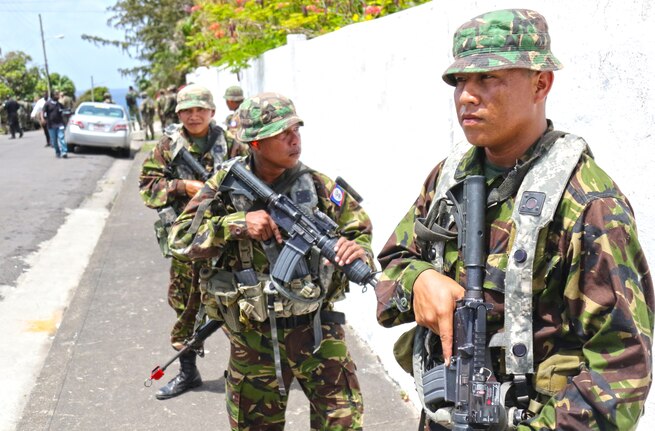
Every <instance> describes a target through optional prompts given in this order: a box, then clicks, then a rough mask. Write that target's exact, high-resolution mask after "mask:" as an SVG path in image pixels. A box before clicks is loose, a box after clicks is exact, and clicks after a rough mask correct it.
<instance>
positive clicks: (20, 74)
mask: <svg viewBox="0 0 655 431" xmlns="http://www.w3.org/2000/svg"><path fill="white" fill-rule="evenodd" d="M30 61H32V57H30V56H29V55H27V54H25V53H24V52H21V51H11V52H9V53H7V55H6V56H4V57H0V100H5V99H7V98H8V97H9V96H12V97H15V98H16V99H17V100H28V101H32V99H33V98H34V96H35V95H36V94H37V93H38V89H37V84H38V82H39V79H40V78H41V76H40V73H39V69H38V68H37V67H34V66H33V67H29V65H28V63H29V62H30Z"/></svg>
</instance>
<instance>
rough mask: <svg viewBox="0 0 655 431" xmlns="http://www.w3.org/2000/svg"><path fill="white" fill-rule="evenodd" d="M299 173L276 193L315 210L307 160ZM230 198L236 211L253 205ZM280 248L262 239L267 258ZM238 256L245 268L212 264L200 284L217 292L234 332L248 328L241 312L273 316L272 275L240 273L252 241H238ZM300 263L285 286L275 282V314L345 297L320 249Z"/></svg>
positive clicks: (256, 318)
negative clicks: (246, 278)
mask: <svg viewBox="0 0 655 431" xmlns="http://www.w3.org/2000/svg"><path fill="white" fill-rule="evenodd" d="M297 172H298V174H299V175H298V176H297V177H296V178H295V179H293V182H292V183H291V184H290V186H288V190H278V192H281V193H284V194H287V195H288V196H289V197H290V199H291V200H292V201H293V202H294V203H295V204H296V205H297V206H298V207H299V208H300V209H301V210H302V211H303V212H305V213H306V214H307V215H311V214H313V212H314V210H315V209H316V208H318V203H319V197H318V193H317V191H316V186H315V184H314V180H313V177H312V175H311V173H310V172H309V171H308V170H307V169H306V168H305V167H304V166H303V165H300V167H299V170H298V171H297ZM230 199H231V201H232V204H233V206H234V207H235V209H236V210H237V211H243V212H247V211H248V210H249V209H250V208H251V207H252V205H253V204H254V202H252V201H250V200H248V199H247V198H246V197H245V196H243V195H239V196H231V197H230ZM204 208H205V206H204V204H201V206H200V207H199V208H198V212H199V213H202V212H204ZM194 225H195V226H194ZM194 227H195V228H197V227H198V224H197V223H196V222H195V220H194V223H192V228H191V231H193V230H194ZM278 247H279V246H278V245H277V244H275V241H272V242H270V243H262V248H263V250H264V252H265V254H266V256H267V259H268V260H269V262H272V261H274V260H275V258H276V255H277V253H278V252H279V249H278ZM236 257H237V259H238V261H239V266H240V267H241V268H242V270H241V271H237V272H236V273H234V274H233V273H232V272H229V271H226V270H223V269H220V268H214V269H212V270H210V271H204V273H201V283H202V288H203V289H204V290H205V291H207V292H208V293H210V294H211V295H213V296H214V297H215V299H216V302H217V305H218V308H219V310H220V312H221V314H222V315H223V317H224V319H225V321H226V325H227V326H228V327H229V328H230V329H231V330H233V331H241V330H244V329H245V326H244V320H243V317H245V318H246V319H247V320H248V321H249V322H264V321H266V320H268V319H269V317H270V316H269V315H268V310H267V305H268V304H267V303H268V300H269V298H268V297H269V296H271V294H272V293H273V292H271V290H270V283H271V279H270V275H269V274H262V273H256V280H254V279H251V282H245V281H240V280H239V277H240V274H239V273H242V272H245V271H247V270H249V269H251V268H252V261H253V258H254V253H253V240H251V239H242V240H239V241H238V250H237V256H236ZM301 263H302V266H303V267H304V269H305V272H304V273H303V274H302V276H300V277H299V278H296V279H294V280H292V281H290V282H289V283H287V284H286V285H284V286H281V285H276V286H275V287H276V288H277V292H275V295H274V300H275V305H274V307H275V317H281V318H287V317H292V316H304V315H308V314H310V313H312V312H314V311H316V310H319V309H321V308H322V304H323V302H324V301H327V302H330V303H333V302H335V301H338V300H340V299H343V298H344V291H345V289H346V287H347V283H343V286H338V287H337V288H335V284H334V283H335V282H334V277H333V275H334V265H330V264H326V263H327V260H326V259H325V258H323V257H321V256H320V255H319V253H318V252H317V251H316V252H314V251H312V252H311V253H310V255H309V256H308V257H306V258H305V259H304V260H303V261H301ZM328 290H329V291H328Z"/></svg>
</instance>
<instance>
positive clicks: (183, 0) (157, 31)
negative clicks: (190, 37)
mask: <svg viewBox="0 0 655 431" xmlns="http://www.w3.org/2000/svg"><path fill="white" fill-rule="evenodd" d="M192 5H193V1H192V0H158V1H155V0H145V1H144V0H119V1H117V2H116V4H115V5H114V6H111V7H109V8H108V9H109V10H110V11H111V12H112V13H113V14H114V15H113V16H112V17H111V18H110V19H109V21H108V22H107V23H108V24H109V25H111V26H114V27H115V28H118V29H122V30H123V31H124V32H125V38H124V40H107V39H103V38H100V37H97V36H93V35H86V34H85V35H82V39H84V40H87V41H89V42H92V43H95V44H97V45H112V46H116V47H119V48H121V49H123V50H124V51H125V52H126V53H128V54H129V55H130V56H131V57H133V58H137V59H140V60H142V61H143V66H140V67H136V68H133V69H127V70H125V69H121V70H120V72H121V73H122V74H123V75H131V76H132V77H134V79H135V81H136V82H140V81H142V80H150V81H152V86H153V88H154V87H165V86H167V85H169V84H176V85H178V84H182V83H184V76H185V74H186V73H187V72H188V70H187V69H183V68H181V67H180V66H179V65H181V64H185V63H186V62H185V61H184V57H185V56H187V55H188V54H187V52H186V51H187V48H186V46H185V43H184V42H185V37H184V35H182V34H181V33H180V32H179V30H178V23H179V22H180V21H182V20H183V19H184V18H185V17H186V16H187V15H188V13H187V11H188V10H189V9H190V8H191V6H192Z"/></svg>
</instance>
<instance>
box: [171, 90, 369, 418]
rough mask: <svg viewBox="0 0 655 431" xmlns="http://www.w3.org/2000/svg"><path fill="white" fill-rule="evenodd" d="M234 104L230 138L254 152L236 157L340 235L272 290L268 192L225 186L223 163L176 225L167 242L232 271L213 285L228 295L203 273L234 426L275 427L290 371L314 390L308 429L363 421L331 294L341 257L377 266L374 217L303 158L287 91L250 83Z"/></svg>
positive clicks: (338, 286) (218, 271)
mask: <svg viewBox="0 0 655 431" xmlns="http://www.w3.org/2000/svg"><path fill="white" fill-rule="evenodd" d="M238 114H239V121H240V124H239V130H238V138H239V140H240V141H243V142H247V143H248V145H250V155H249V156H248V157H247V158H246V159H244V160H235V161H233V163H243V164H244V165H245V166H246V167H247V168H249V169H250V170H251V171H252V173H253V174H254V175H255V176H257V177H258V178H260V179H261V180H262V181H263V182H265V183H266V184H270V185H271V188H273V189H274V190H275V191H276V192H278V193H281V194H284V195H285V196H286V197H287V198H288V199H289V200H290V201H293V202H294V203H295V204H296V205H297V206H298V207H299V208H300V210H302V211H303V212H305V213H306V214H314V212H315V210H320V211H321V212H322V213H324V214H325V216H326V217H328V218H330V219H331V220H332V221H333V222H334V223H335V225H336V226H338V227H337V228H336V232H338V233H339V235H341V237H340V238H339V240H338V243H337V247H336V249H335V253H336V256H337V261H338V262H340V264H339V265H331V264H328V263H327V261H326V260H325V259H323V258H321V257H320V256H318V255H317V254H316V253H307V255H305V256H304V257H302V263H303V265H300V264H299V265H298V267H297V268H300V267H302V266H305V265H306V268H312V269H311V276H310V275H308V274H307V272H304V274H305V275H303V273H302V272H301V273H300V274H299V275H296V276H295V277H296V278H294V280H292V281H290V282H289V283H284V286H280V287H279V288H278V290H277V292H281V291H282V290H283V289H291V290H292V291H293V292H295V294H294V295H293V297H291V296H286V295H284V294H282V293H278V294H275V293H274V292H273V291H270V290H269V289H270V285H269V282H270V280H271V277H270V272H271V266H272V265H271V263H272V262H273V260H272V259H276V262H277V263H276V265H284V264H285V263H286V264H287V265H290V263H289V262H288V261H285V260H284V259H282V255H280V258H279V259H277V258H274V257H272V256H275V255H276V254H277V253H278V252H279V251H280V250H281V247H282V246H283V243H284V241H287V240H289V238H288V237H286V235H285V236H283V233H282V232H283V231H281V229H280V228H279V227H278V226H277V225H276V224H275V222H274V221H273V219H272V218H271V217H270V216H269V214H268V213H267V212H266V210H263V209H262V208H265V203H264V202H261V201H259V200H256V201H255V198H254V197H251V196H249V195H246V194H240V193H238V192H237V193H233V192H232V191H231V190H233V188H234V185H232V186H230V185H228V184H227V181H225V179H226V175H225V173H226V171H225V170H224V171H221V172H219V173H218V174H216V175H214V177H213V178H211V179H209V181H207V182H206V183H205V185H204V187H203V188H202V190H201V191H200V192H199V193H198V194H197V195H196V196H194V197H193V199H192V200H191V202H190V203H189V205H187V210H185V212H184V213H183V214H182V215H180V216H179V217H178V219H177V220H176V222H175V224H174V225H173V228H172V230H171V234H170V235H169V238H170V241H169V244H170V246H171V249H172V250H173V252H174V253H180V254H183V255H185V256H186V257H187V258H191V259H193V258H196V257H200V256H203V257H204V258H208V259H211V260H212V262H215V266H214V267H213V268H212V272H211V274H213V275H212V276H211V277H208V278H209V280H210V281H211V280H215V279H216V278H218V277H225V276H227V277H226V279H227V280H237V281H239V282H238V283H237V282H236V281H235V282H234V283H231V287H230V288H228V287H223V288H221V289H223V291H225V292H228V293H229V295H230V297H231V298H232V299H230V300H228V301H226V300H225V299H226V296H225V295H221V293H220V292H219V293H217V290H215V289H213V288H212V283H211V282H207V283H203V282H201V283H200V288H201V289H203V294H202V300H203V303H204V305H205V309H206V310H207V314H208V315H209V316H210V317H211V318H214V319H221V320H224V321H225V327H226V332H227V334H228V337H229V339H230V345H231V349H230V360H229V361H228V370H227V373H226V378H225V383H226V393H225V400H226V403H227V411H228V417H229V421H230V427H231V429H232V430H245V429H252V430H254V429H258V430H282V429H283V428H284V422H285V417H284V416H285V410H286V407H287V400H288V392H287V391H286V390H287V389H288V388H289V386H290V385H291V382H292V381H293V379H294V378H296V379H297V380H298V381H299V382H301V387H302V389H303V391H304V393H305V394H306V396H307V397H308V398H309V399H310V400H311V403H310V417H311V419H310V428H311V429H313V430H353V431H354V430H361V429H362V426H363V425H362V424H363V421H362V413H363V403H362V397H361V390H360V387H359V382H358V380H357V376H356V374H355V370H356V367H355V364H354V362H353V361H352V358H351V355H350V353H349V352H348V346H347V345H346V340H345V337H344V330H343V326H342V325H343V324H344V322H345V317H344V315H343V313H340V312H336V311H334V309H333V305H334V302H336V301H338V300H341V299H343V298H344V297H345V292H346V289H347V287H348V280H347V279H346V278H345V277H344V274H343V271H342V270H341V266H342V265H345V264H348V263H351V262H353V261H355V260H356V259H362V260H363V261H365V262H366V263H367V264H369V265H373V260H372V250H371V224H370V219H369V217H368V215H366V213H365V212H364V210H363V209H362V208H361V206H360V205H359V204H358V202H357V201H356V200H355V199H354V198H353V197H352V196H351V195H350V194H349V193H348V192H347V191H345V190H343V189H342V188H341V187H340V186H338V185H337V184H336V183H335V182H334V181H333V180H331V179H330V178H329V177H327V176H326V175H324V174H321V173H319V172H317V171H315V170H313V169H310V168H308V167H307V166H305V165H304V164H302V163H301V162H300V154H301V137H300V132H299V128H300V126H301V125H302V124H303V121H302V119H301V118H300V117H299V116H298V115H297V113H296V109H295V107H294V104H293V103H292V102H291V100H290V99H289V98H287V97H285V96H282V95H280V94H278V93H262V94H258V95H256V96H254V97H251V98H248V99H246V100H245V101H244V102H243V103H242V104H241V107H240V108H239V111H238ZM219 190H220V192H219ZM202 202H204V203H202ZM198 205H200V207H198ZM205 208H206V210H205ZM196 211H197V212H196ZM192 225H193V226H192ZM269 259H271V261H269ZM245 271H254V274H253V276H254V278H255V279H256V280H257V281H255V280H253V281H250V282H248V283H245V284H244V283H243V282H241V281H240V278H241V275H242V274H243V273H244V272H245ZM255 274H256V276H255ZM228 284H230V283H229V282H228ZM212 290H213V291H212ZM321 291H323V292H325V294H324V295H321V293H320V292H321ZM231 292H234V293H231ZM267 304H268V306H272V308H270V309H269V308H267V307H268V306H267ZM276 328H277V329H276ZM321 340H324V341H327V342H322V341H321ZM278 343H279V344H278ZM280 346H281V347H280ZM284 346H286V349H285V348H284ZM291 346H293V348H291ZM278 347H280V348H279V350H278ZM276 351H277V352H278V353H276ZM280 351H282V352H284V354H280V353H279V352H280ZM259 400H266V408H265V409H258V408H250V406H254V405H255V404H256V403H258V402H259Z"/></svg>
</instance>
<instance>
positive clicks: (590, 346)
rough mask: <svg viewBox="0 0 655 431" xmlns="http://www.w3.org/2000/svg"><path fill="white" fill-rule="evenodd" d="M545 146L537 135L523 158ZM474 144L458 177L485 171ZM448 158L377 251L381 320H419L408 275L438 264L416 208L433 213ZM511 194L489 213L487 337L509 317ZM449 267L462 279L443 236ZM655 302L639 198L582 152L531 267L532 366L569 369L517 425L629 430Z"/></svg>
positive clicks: (644, 388) (639, 402)
mask: <svg viewBox="0 0 655 431" xmlns="http://www.w3.org/2000/svg"><path fill="white" fill-rule="evenodd" d="M538 150H539V142H538V143H537V144H535V145H534V146H533V147H532V148H531V149H530V150H529V151H528V152H527V153H526V154H525V155H524V157H523V158H522V160H524V161H525V160H528V159H529V158H530V157H531V156H532V155H533V154H535V153H536V152H537V151H538ZM478 151H479V150H477V149H473V148H472V149H471V150H470V151H469V152H468V153H467V154H466V155H465V156H464V158H463V159H462V161H461V162H460V164H459V166H458V168H457V172H456V177H457V178H459V179H463V178H465V177H466V176H467V175H484V173H483V171H482V169H481V167H480V163H479V161H478V160H479V157H478V156H479V155H478V154H477V153H478ZM442 166H443V162H442V163H440V164H439V165H437V166H436V167H435V168H434V169H433V171H432V172H431V173H430V175H429V176H428V178H427V179H426V181H425V182H424V184H423V188H422V189H421V193H420V195H419V196H418V198H417V199H416V201H415V203H414V205H413V206H412V207H411V208H410V209H409V211H408V212H407V214H406V215H405V216H404V218H403V219H402V220H401V221H400V223H399V224H398V226H397V227H396V229H395V231H394V233H393V234H392V235H391V237H390V238H389V240H388V241H387V243H386V245H385V246H384V248H383V249H382V251H381V252H380V254H379V256H378V260H379V262H380V264H381V266H382V268H383V274H382V277H381V281H380V283H379V284H378V286H377V288H376V295H377V297H378V310H377V314H378V321H379V323H380V324H382V325H383V326H394V325H397V324H401V323H405V322H411V321H413V320H414V315H413V311H412V309H411V306H412V286H413V284H414V282H415V281H416V278H417V277H418V276H419V274H420V273H421V272H423V271H425V270H427V269H430V268H432V266H431V263H430V262H429V261H428V260H427V259H423V258H422V251H421V250H420V247H419V246H418V244H417V242H416V236H415V234H414V230H413V226H414V221H415V220H416V219H417V218H418V217H425V216H426V215H427V212H428V210H429V208H430V206H431V204H432V199H433V195H434V190H435V185H436V182H437V179H438V176H439V173H440V170H441V168H442ZM502 180H503V176H502V175H500V176H497V177H496V178H491V179H487V188H488V190H492V189H493V188H494V187H498V185H499V184H500V183H501V182H502ZM515 198H516V196H511V197H510V198H508V199H507V200H505V201H503V202H499V203H498V204H496V205H494V206H491V207H489V208H487V212H486V223H487V236H486V238H487V239H488V256H487V264H486V274H485V280H484V290H485V292H484V295H485V301H487V302H490V303H491V304H492V305H493V309H492V310H491V311H490V313H489V316H488V331H489V334H488V336H489V337H490V336H491V335H492V334H493V333H496V332H498V331H499V329H501V328H502V327H503V322H504V290H505V271H506V268H507V264H508V260H509V256H508V253H509V250H510V249H511V246H512V241H513V238H514V236H515V229H514V226H513V224H512V223H511V222H510V219H511V215H512V210H513V207H514V205H515ZM444 273H445V274H446V275H448V276H450V277H451V278H453V279H454V280H456V281H457V282H458V283H460V284H461V285H462V286H464V285H465V282H466V280H465V272H464V268H463V262H462V256H461V253H460V252H459V251H458V250H457V244H456V241H451V242H449V243H447V244H446V248H445V251H444ZM399 304H402V306H400V307H399ZM654 305H655V304H654V300H653V286H652V280H651V276H650V272H649V269H648V265H647V263H646V259H645V256H644V254H643V251H642V249H641V247H640V245H639V242H638V239H637V229H636V224H635V220H634V215H633V211H632V208H631V207H630V204H629V203H628V201H627V199H626V197H625V196H624V195H623V194H622V193H621V192H620V190H619V189H618V187H617V185H616V184H615V183H614V182H613V181H612V179H611V178H610V177H609V176H608V175H607V174H606V173H605V172H603V171H602V170H601V169H600V168H599V167H598V165H597V164H596V163H595V161H594V160H593V158H592V157H591V155H590V154H588V153H584V154H583V155H582V156H581V158H580V161H579V162H578V164H577V166H576V168H575V169H574V171H573V174H572V176H571V178H570V180H569V182H568V184H567V186H566V188H565V191H564V195H563V197H562V199H561V200H560V203H559V205H558V207H557V210H556V212H555V217H554V220H553V222H552V223H551V224H550V225H548V226H547V228H545V229H543V230H542V231H541V232H540V233H539V239H538V246H537V249H536V256H535V261H534V272H533V322H534V323H533V334H534V349H535V351H534V365H535V370H539V369H540V370H541V373H544V372H545V373H548V370H550V371H551V372H552V374H553V375H560V376H561V375H564V378H563V380H562V379H560V380H559V382H560V385H559V386H561V387H557V385H554V386H553V387H552V388H550V389H552V390H551V391H550V392H549V391H540V392H541V396H540V401H542V402H543V403H545V406H544V407H543V408H542V410H541V411H540V413H539V414H538V415H537V416H535V417H534V418H533V419H532V420H530V421H529V423H528V424H527V426H526V425H521V426H520V427H519V428H520V429H523V430H526V429H553V430H554V429H559V430H561V429H621V430H623V429H632V428H633V427H634V426H635V424H636V423H637V421H638V420H639V417H640V415H641V413H642V409H643V406H644V403H645V401H646V396H647V394H648V390H649V387H650V383H651V364H652V358H651V348H652V334H653V307H654ZM401 309H402V310H403V311H400V310H401ZM560 357H561V358H570V357H574V358H576V359H579V360H574V361H573V365H572V367H571V368H572V369H565V368H566V366H565V365H561V364H562V363H563V361H559V359H558V358H560ZM558 367H560V368H562V370H558ZM498 368H499V369H495V370H494V371H496V373H497V374H499V371H500V372H502V370H500V365H499V364H498ZM544 370H545V371H544ZM553 370H554V371H553ZM538 373H539V371H537V374H538ZM554 381H555V379H554V378H553V379H552V380H551V381H549V382H548V383H553V382H554ZM533 385H535V380H533Z"/></svg>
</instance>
